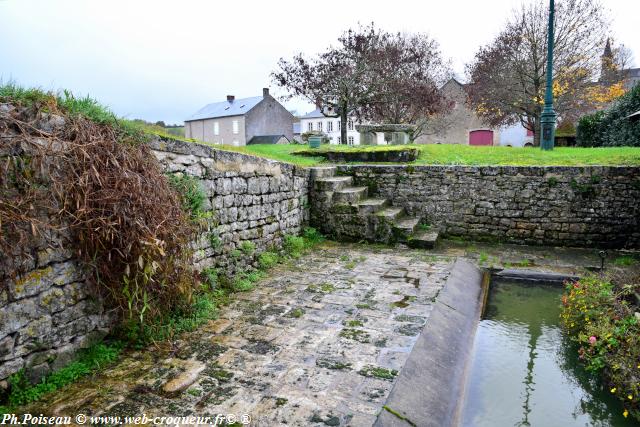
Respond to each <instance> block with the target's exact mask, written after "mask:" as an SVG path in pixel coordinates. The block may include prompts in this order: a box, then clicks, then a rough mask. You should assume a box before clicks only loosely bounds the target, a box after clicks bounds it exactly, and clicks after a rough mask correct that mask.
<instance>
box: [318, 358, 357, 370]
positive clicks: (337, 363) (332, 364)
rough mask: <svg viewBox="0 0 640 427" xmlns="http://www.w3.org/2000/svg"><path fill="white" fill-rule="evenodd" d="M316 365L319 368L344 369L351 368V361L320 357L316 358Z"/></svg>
mask: <svg viewBox="0 0 640 427" xmlns="http://www.w3.org/2000/svg"><path fill="white" fill-rule="evenodd" d="M316 366H318V367H320V368H327V369H333V370H339V371H341V370H346V369H351V363H347V362H344V361H342V360H338V359H335V358H330V357H324V358H323V357H321V358H319V359H317V360H316Z"/></svg>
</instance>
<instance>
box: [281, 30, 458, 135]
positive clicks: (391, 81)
mask: <svg viewBox="0 0 640 427" xmlns="http://www.w3.org/2000/svg"><path fill="white" fill-rule="evenodd" d="M338 42H339V44H338V46H336V47H331V48H329V49H328V50H327V51H326V52H324V53H321V54H320V55H318V56H317V57H315V58H312V59H307V58H305V57H304V56H303V55H302V54H299V55H296V56H295V57H294V58H293V60H292V61H286V60H284V59H280V61H279V63H278V68H279V69H278V70H277V71H275V72H274V73H273V74H272V77H273V79H274V81H275V82H276V84H278V85H279V86H281V87H283V88H285V89H287V90H288V91H289V97H294V96H297V97H302V98H305V99H307V100H309V101H310V102H314V103H318V101H319V103H320V104H321V106H322V109H321V111H322V112H323V114H324V115H325V116H329V117H340V121H341V127H340V130H341V139H342V141H346V135H347V133H346V132H347V126H346V124H347V117H348V116H349V115H351V114H354V115H356V116H358V117H359V118H362V119H370V120H374V121H377V122H382V123H411V124H418V129H421V128H422V125H423V124H424V122H425V121H426V119H427V118H428V117H429V116H430V115H433V114H435V113H437V112H440V111H442V110H443V109H444V108H445V107H446V106H447V105H448V103H447V101H446V100H445V99H444V98H443V97H442V95H441V94H440V91H439V86H440V85H442V84H443V83H444V81H445V80H446V78H448V77H449V76H450V75H451V71H450V66H449V64H448V63H447V62H445V61H444V60H443V59H442V55H441V53H440V49H439V46H438V44H437V43H436V42H435V41H434V40H432V39H430V38H429V37H428V36H426V35H424V34H411V35H408V34H402V33H396V34H392V33H387V32H384V31H381V30H379V29H377V28H376V27H375V26H374V24H371V25H369V26H366V27H362V26H361V27H359V28H357V29H356V30H351V29H350V30H348V31H347V32H345V33H344V34H343V35H342V36H341V37H340V38H339V39H338Z"/></svg>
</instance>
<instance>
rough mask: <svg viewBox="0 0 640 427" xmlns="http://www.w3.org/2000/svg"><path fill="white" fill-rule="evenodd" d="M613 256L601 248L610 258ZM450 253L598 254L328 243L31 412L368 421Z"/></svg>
mask: <svg viewBox="0 0 640 427" xmlns="http://www.w3.org/2000/svg"><path fill="white" fill-rule="evenodd" d="M620 255H621V253H619V252H615V251H610V252H609V257H608V260H607V263H608V265H613V264H614V262H613V261H614V259H615V258H616V257H618V256H620ZM457 257H465V258H469V259H472V260H475V261H476V262H477V263H478V264H479V265H480V266H482V267H485V268H492V267H494V268H505V267H506V268H512V267H517V268H531V269H535V270H538V271H555V272H562V273H566V274H577V275H580V274H583V273H584V272H585V269H586V268H593V267H597V266H599V264H600V259H599V257H598V252H597V251H596V250H590V249H586V250H575V249H566V248H539V247H526V246H515V245H491V244H480V243H470V242H455V241H448V242H443V243H442V244H441V245H440V247H439V249H438V250H436V251H422V250H410V249H402V248H388V247H380V246H375V245H373V246H366V245H356V244H354V245H348V244H337V243H327V244H326V245H324V246H323V247H322V248H321V249H318V250H314V252H313V253H310V254H308V255H305V256H304V257H303V258H301V259H299V260H296V261H295V262H293V263H291V265H288V266H279V267H277V268H275V269H274V270H272V271H271V272H270V275H269V277H267V278H265V279H264V280H262V281H261V282H260V283H258V284H257V287H256V289H255V290H254V291H251V292H247V293H242V294H237V295H236V296H235V299H234V301H233V302H232V303H231V304H230V305H229V306H227V307H225V308H223V310H222V312H221V317H220V319H219V320H216V321H213V322H210V323H209V324H207V325H205V326H204V327H202V328H200V329H199V330H198V331H196V332H194V333H191V334H187V335H186V336H183V337H182V339H181V340H177V341H173V342H171V343H165V344H162V345H161V346H159V347H154V348H151V349H149V350H146V351H140V352H133V353H129V354H127V355H126V356H125V357H124V358H123V359H122V361H121V362H120V363H118V364H117V365H116V366H114V367H112V368H109V369H107V370H105V371H104V372H103V373H101V374H100V375H98V376H97V377H95V378H89V379H84V380H81V381H79V382H78V383H76V384H74V385H72V386H70V387H67V388H65V389H63V390H61V391H59V392H56V393H55V394H54V395H53V396H50V397H49V398H47V399H46V400H44V401H41V402H39V403H37V404H36V405H34V406H32V407H30V408H24V410H25V412H29V413H35V414H39V413H44V414H62V415H71V416H74V415H76V414H79V413H82V414H87V415H90V414H103V415H111V416H132V415H133V416H135V415H142V414H146V415H147V416H149V417H153V416H185V415H195V416H214V417H215V415H216V414H218V413H221V414H229V413H230V414H235V415H238V416H239V415H241V414H249V415H250V416H251V417H252V421H251V425H253V426H284V425H286V426H323V425H330V426H338V425H340V426H371V425H372V424H373V422H374V421H375V419H376V415H377V413H378V412H379V411H380V410H381V409H382V406H383V404H384V402H385V400H386V398H387V396H388V394H389V392H390V390H391V388H392V387H393V384H394V380H395V375H396V373H397V371H399V370H400V369H401V368H402V366H403V365H404V363H405V361H406V359H407V357H408V355H409V353H410V351H411V349H412V347H413V345H414V343H415V341H416V339H417V335H418V334H419V332H420V330H421V329H422V326H423V325H424V324H425V323H426V322H427V321H428V317H429V314H430V311H431V307H432V303H433V301H434V299H435V298H437V295H438V292H439V291H440V289H441V288H442V286H443V285H444V282H445V281H446V278H447V277H448V274H449V271H450V269H451V267H452V266H453V262H454V261H455V259H456V258H457Z"/></svg>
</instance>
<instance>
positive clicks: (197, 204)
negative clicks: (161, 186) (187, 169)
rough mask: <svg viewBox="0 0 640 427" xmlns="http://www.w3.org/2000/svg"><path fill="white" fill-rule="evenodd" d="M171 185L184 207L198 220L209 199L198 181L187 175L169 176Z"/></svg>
mask: <svg viewBox="0 0 640 427" xmlns="http://www.w3.org/2000/svg"><path fill="white" fill-rule="evenodd" d="M168 177H169V183H170V184H171V186H172V187H173V188H174V189H175V190H176V192H177V193H178V194H179V195H180V197H181V199H182V207H183V208H184V210H186V211H187V212H190V213H191V217H192V218H197V217H198V216H199V215H202V213H203V212H204V201H205V200H206V198H207V195H206V194H205V192H204V190H203V189H202V187H201V186H200V183H199V182H198V180H197V179H196V178H194V177H192V176H189V175H186V174H181V175H179V174H176V175H168Z"/></svg>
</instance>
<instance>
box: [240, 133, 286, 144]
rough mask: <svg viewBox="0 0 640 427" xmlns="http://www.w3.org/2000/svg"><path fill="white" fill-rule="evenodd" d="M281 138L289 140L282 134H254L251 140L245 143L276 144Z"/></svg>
mask: <svg viewBox="0 0 640 427" xmlns="http://www.w3.org/2000/svg"><path fill="white" fill-rule="evenodd" d="M281 138H284V139H286V140H287V141H288V140H289V138H287V137H286V136H284V135H259V136H254V137H253V138H251V140H250V141H249V142H248V143H247V145H255V144H277V143H278V141H280V139H281Z"/></svg>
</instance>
